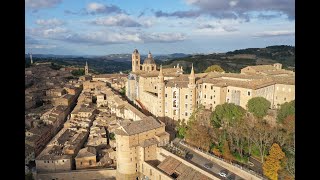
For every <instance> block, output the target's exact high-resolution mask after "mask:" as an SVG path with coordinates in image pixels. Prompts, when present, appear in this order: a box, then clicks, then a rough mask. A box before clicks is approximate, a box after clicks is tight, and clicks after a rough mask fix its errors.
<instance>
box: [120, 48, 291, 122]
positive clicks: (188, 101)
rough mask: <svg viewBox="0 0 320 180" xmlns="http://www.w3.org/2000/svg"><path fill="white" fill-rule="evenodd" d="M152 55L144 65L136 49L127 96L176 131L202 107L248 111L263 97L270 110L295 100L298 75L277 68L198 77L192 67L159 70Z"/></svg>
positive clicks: (264, 67)
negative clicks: (221, 106)
mask: <svg viewBox="0 0 320 180" xmlns="http://www.w3.org/2000/svg"><path fill="white" fill-rule="evenodd" d="M156 67H157V66H156V64H155V61H154V59H153V57H152V55H151V53H150V52H149V54H148V57H147V58H146V60H145V61H144V63H143V65H140V54H139V52H138V50H137V49H135V50H134V52H133V53H132V72H131V73H130V74H129V75H128V81H127V83H126V96H127V97H128V98H129V99H130V100H131V101H132V102H134V104H136V105H138V106H139V107H140V108H141V109H145V110H147V111H149V112H150V113H151V114H153V115H154V116H156V117H158V118H159V119H161V120H162V121H163V122H165V123H166V125H168V127H173V126H174V125H175V124H176V123H177V122H178V120H185V121H187V120H188V119H189V117H190V115H191V114H192V112H193V110H194V109H195V108H196V107H198V106H200V105H203V106H204V107H205V108H206V109H210V110H214V109H215V107H216V106H217V105H219V104H223V103H234V104H236V105H239V106H241V107H243V108H245V109H246V108H247V107H246V106H247V103H248V101H249V100H250V99H251V98H253V97H264V98H266V99H267V100H269V101H270V102H271V106H270V108H273V109H274V108H279V107H280V104H282V103H284V102H289V101H292V100H294V99H295V98H294V97H295V90H294V89H295V74H294V72H293V71H288V70H284V69H282V65H281V64H280V63H275V64H274V65H258V66H248V67H245V68H243V69H241V73H239V74H237V73H224V72H222V73H219V72H209V73H199V74H196V73H195V72H194V69H193V67H192V70H191V73H190V74H189V75H188V74H183V68H182V67H179V64H178V65H177V66H175V67H174V68H165V69H164V68H162V67H160V68H159V70H157V69H156Z"/></svg>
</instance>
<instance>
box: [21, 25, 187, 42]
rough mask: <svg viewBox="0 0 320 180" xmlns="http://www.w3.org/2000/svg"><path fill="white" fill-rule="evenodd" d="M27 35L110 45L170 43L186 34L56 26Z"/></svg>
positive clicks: (28, 32) (179, 39)
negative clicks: (75, 30) (78, 29)
mask: <svg viewBox="0 0 320 180" xmlns="http://www.w3.org/2000/svg"><path fill="white" fill-rule="evenodd" d="M26 35H27V36H28V37H29V36H31V35H32V36H34V37H37V38H45V39H52V40H60V41H64V42H69V43H78V44H79V43H83V44H91V45H108V44H122V43H130V42H133V43H149V42H153V43H165V42H167V43H170V42H177V41H183V40H185V39H186V36H185V35H184V34H182V33H175V32H170V33H162V32H160V33H149V32H143V31H122V32H118V31H110V30H105V31H95V32H88V33H77V32H71V31H69V30H67V29H64V28H60V27H56V28H49V29H43V28H34V29H26ZM26 43H27V42H26Z"/></svg>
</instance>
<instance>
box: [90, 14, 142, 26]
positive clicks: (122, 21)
mask: <svg viewBox="0 0 320 180" xmlns="http://www.w3.org/2000/svg"><path fill="white" fill-rule="evenodd" d="M92 23H94V24H97V25H104V26H122V27H140V26H142V25H141V24H140V23H138V22H137V21H135V20H133V19H132V18H131V17H129V16H127V15H125V14H119V15H116V16H109V17H105V18H98V19H96V20H94V21H92Z"/></svg>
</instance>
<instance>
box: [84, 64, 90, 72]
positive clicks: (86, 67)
mask: <svg viewBox="0 0 320 180" xmlns="http://www.w3.org/2000/svg"><path fill="white" fill-rule="evenodd" d="M84 74H85V75H89V66H88V62H87V61H86V65H85V66H84Z"/></svg>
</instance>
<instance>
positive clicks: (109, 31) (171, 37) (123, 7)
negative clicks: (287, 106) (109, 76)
mask: <svg viewBox="0 0 320 180" xmlns="http://www.w3.org/2000/svg"><path fill="white" fill-rule="evenodd" d="M25 10H26V11H25V12H26V14H25V52H26V53H30V52H31V53H32V54H57V55H107V54H120V53H132V52H133V50H134V49H135V48H137V49H138V50H139V52H140V54H147V53H148V52H149V51H151V53H153V54H171V53H187V54H194V53H205V54H207V53H219V52H227V51H232V50H236V49H244V48H262V47H266V46H270V45H292V46H294V45H295V0H25Z"/></svg>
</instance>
